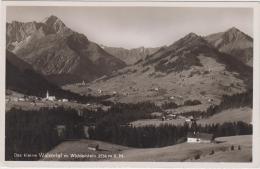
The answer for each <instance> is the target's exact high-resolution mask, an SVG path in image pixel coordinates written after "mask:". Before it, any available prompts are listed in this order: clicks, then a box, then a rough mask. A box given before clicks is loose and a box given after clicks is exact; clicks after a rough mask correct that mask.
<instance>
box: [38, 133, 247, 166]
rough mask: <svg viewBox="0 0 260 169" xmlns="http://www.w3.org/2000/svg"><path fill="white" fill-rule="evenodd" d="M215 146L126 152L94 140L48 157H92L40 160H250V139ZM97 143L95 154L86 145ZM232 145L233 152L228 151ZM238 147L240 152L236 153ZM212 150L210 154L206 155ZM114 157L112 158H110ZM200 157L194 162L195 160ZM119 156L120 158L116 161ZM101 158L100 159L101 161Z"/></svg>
mask: <svg viewBox="0 0 260 169" xmlns="http://www.w3.org/2000/svg"><path fill="white" fill-rule="evenodd" d="M216 140H218V141H221V143H218V144H213V143H212V144H202V143H201V144H198V143H182V144H177V145H173V146H167V147H162V148H146V149H143V148H130V147H124V146H119V145H114V144H110V143H106V142H101V141H95V140H75V141H65V142H63V143H61V144H60V145H58V146H56V147H55V148H54V149H53V150H52V151H50V152H49V153H52V154H55V153H63V154H73V153H75V154H84V155H89V156H91V155H92V156H93V157H86V158H73V157H69V158H46V159H43V160H61V161H63V160H65V161H72V160H73V161H74V160H80V161H96V160H102V161H103V160H109V161H171V162H177V161H204V162H210V161H214V162H215V161H222V162H249V161H250V159H251V157H252V136H251V135H246V136H231V137H220V138H217V139H216ZM91 143H98V144H99V145H100V149H101V150H99V151H93V150H89V149H88V144H91ZM232 145H234V147H235V150H233V151H231V146H232ZM238 145H240V147H241V150H238ZM212 150H214V154H212V155H210V153H211V151H212ZM114 155H116V157H115V156H114ZM198 155H199V156H200V158H199V159H196V160H195V156H198ZM119 156H120V158H119ZM102 157H103V158H102Z"/></svg>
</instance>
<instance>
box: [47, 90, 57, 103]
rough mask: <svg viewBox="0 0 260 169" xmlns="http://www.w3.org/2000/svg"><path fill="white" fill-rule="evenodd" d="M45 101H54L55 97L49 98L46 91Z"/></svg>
mask: <svg viewBox="0 0 260 169" xmlns="http://www.w3.org/2000/svg"><path fill="white" fill-rule="evenodd" d="M45 99H46V100H49V101H55V100H56V97H55V96H50V95H49V91H48V90H47V92H46V98H45Z"/></svg>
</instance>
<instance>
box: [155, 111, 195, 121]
mask: <svg viewBox="0 0 260 169" xmlns="http://www.w3.org/2000/svg"><path fill="white" fill-rule="evenodd" d="M151 116H152V117H154V118H158V119H161V120H162V121H167V120H174V119H182V120H184V121H186V122H192V121H195V120H196V119H195V118H194V117H193V116H188V117H185V116H182V115H180V114H176V113H170V112H166V113H160V112H154V113H152V114H151Z"/></svg>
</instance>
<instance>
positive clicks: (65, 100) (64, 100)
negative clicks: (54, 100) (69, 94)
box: [61, 99, 69, 103]
mask: <svg viewBox="0 0 260 169" xmlns="http://www.w3.org/2000/svg"><path fill="white" fill-rule="evenodd" d="M61 101H62V102H64V103H65V102H68V101H69V100H68V99H62V100H61Z"/></svg>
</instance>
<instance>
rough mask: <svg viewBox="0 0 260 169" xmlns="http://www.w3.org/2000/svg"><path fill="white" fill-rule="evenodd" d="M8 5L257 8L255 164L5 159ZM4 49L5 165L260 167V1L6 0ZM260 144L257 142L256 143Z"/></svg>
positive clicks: (0, 93) (0, 98) (0, 95)
mask: <svg viewBox="0 0 260 169" xmlns="http://www.w3.org/2000/svg"><path fill="white" fill-rule="evenodd" d="M7 6H75V7H76V6H117V7H120V6H145V7H149V6H156V7H223V8H226V7H228V8H236V7H243V8H245V7H248V8H252V9H254V37H253V38H254V89H253V90H254V96H253V97H254V102H253V148H252V150H253V162H252V163H221V162H218V163H216V162H212V163H209V162H50V161H48V162H44V161H34V162H27V161H23V162H22V161H15V162H10V161H4V147H5V146H4V138H5V136H4V132H5V127H4V126H5V78H4V77H5V36H6V35H5V28H6V26H5V25H6V24H5V21H6V17H5V15H6V7H7ZM1 11H2V12H1V15H2V17H1V28H0V33H1V39H0V42H1V47H0V49H1V51H0V54H1V55H0V56H1V58H0V63H2V64H1V66H0V73H1V74H0V77H1V79H0V88H1V90H0V103H1V105H0V110H1V111H0V120H1V121H0V124H1V125H2V127H1V130H0V136H1V137H0V139H1V140H0V142H1V148H0V150H1V152H0V157H1V163H0V164H2V165H3V166H5V167H91V168H96V167H110V168H114V167H128V168H129V167H142V168H164V167H167V168H168V167H169V168H173V167H178V168H182V167H190V168H207V167H211V168H223V167H225V168H226V167H228V168H245V167H246V168H258V167H260V146H259V143H260V132H259V131H260V128H259V127H260V124H259V122H260V111H259V110H260V104H259V103H258V102H259V101H260V89H259V86H260V58H259V56H260V55H259V54H260V51H259V50H260V49H259V47H260V39H259V38H260V3H257V2H165V1H164V2H158V1H157V2H115V1H114V2H107V1H106V2H61V1H56V2H53V1H50V2H49V1H5V2H1ZM257 143H258V144H257Z"/></svg>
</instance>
